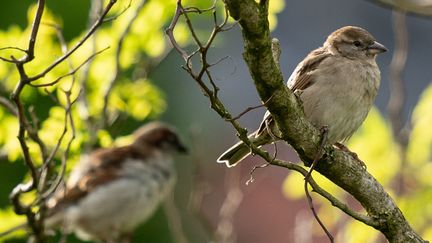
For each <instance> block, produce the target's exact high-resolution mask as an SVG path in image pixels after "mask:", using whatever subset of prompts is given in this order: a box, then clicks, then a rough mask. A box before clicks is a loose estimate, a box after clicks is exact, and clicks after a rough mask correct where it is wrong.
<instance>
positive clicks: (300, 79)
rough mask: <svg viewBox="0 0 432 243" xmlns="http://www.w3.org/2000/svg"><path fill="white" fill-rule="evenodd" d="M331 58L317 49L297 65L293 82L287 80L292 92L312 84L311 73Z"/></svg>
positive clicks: (322, 49) (323, 50) (321, 49)
mask: <svg viewBox="0 0 432 243" xmlns="http://www.w3.org/2000/svg"><path fill="white" fill-rule="evenodd" d="M329 56H331V54H329V53H328V51H326V50H325V49H324V48H323V47H321V48H318V49H316V50H314V51H312V52H311V53H309V55H308V56H307V57H306V58H305V59H304V60H303V61H302V62H301V63H300V64H299V67H300V68H296V70H295V71H294V72H295V73H294V74H293V75H294V76H292V77H291V78H293V79H294V80H289V81H288V82H289V84H290V83H293V85H292V86H291V87H290V89H291V90H292V91H296V90H304V89H306V88H307V87H309V86H311V85H312V84H313V80H312V72H313V71H314V70H315V69H317V68H318V66H319V64H320V63H321V62H322V61H323V60H324V59H326V58H327V57H329Z"/></svg>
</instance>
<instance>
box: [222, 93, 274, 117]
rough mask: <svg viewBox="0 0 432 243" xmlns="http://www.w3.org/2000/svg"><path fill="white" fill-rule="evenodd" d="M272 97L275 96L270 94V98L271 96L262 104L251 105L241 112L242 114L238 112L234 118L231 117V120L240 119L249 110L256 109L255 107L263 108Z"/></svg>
mask: <svg viewBox="0 0 432 243" xmlns="http://www.w3.org/2000/svg"><path fill="white" fill-rule="evenodd" d="M272 97H273V95H272V96H270V98H269V99H268V100H266V101H264V103H262V104H261V105H257V106H251V107H248V108H246V109H245V110H244V111H242V112H240V114H238V115H237V116H235V117H233V118H230V119H229V121H235V120H238V119H239V118H241V117H242V116H243V115H245V114H246V113H248V112H250V111H252V110H255V109H258V108H261V107H266V106H267V103H268V102H269V101H270V100H271V99H272Z"/></svg>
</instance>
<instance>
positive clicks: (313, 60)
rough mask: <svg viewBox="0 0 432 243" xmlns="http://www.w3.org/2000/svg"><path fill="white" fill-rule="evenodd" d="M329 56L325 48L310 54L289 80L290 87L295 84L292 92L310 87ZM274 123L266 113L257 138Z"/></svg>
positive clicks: (257, 132)
mask: <svg viewBox="0 0 432 243" xmlns="http://www.w3.org/2000/svg"><path fill="white" fill-rule="evenodd" d="M329 56H331V54H330V53H329V52H328V51H326V50H325V48H324V47H320V48H318V49H315V50H313V51H312V52H311V53H309V55H307V57H306V58H305V59H304V60H303V61H302V62H301V63H300V64H299V65H298V66H297V68H296V70H294V73H293V74H292V75H291V77H290V80H288V85H290V83H293V85H292V86H291V87H290V89H291V90H292V91H296V90H304V89H307V88H308V87H310V86H311V85H312V84H313V83H314V81H313V79H312V77H313V75H312V73H313V71H314V70H316V69H317V68H318V66H319V64H320V63H321V62H322V61H324V59H326V58H327V57H329ZM291 79H293V80H291ZM273 123H274V120H273V117H272V116H271V114H270V113H269V112H266V114H265V115H264V119H263V121H262V122H261V124H260V126H259V128H258V130H257V131H256V133H255V136H259V135H261V134H263V132H264V131H266V127H267V126H269V127H272V126H273Z"/></svg>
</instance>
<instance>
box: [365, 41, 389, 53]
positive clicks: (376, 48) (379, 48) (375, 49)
mask: <svg viewBox="0 0 432 243" xmlns="http://www.w3.org/2000/svg"><path fill="white" fill-rule="evenodd" d="M367 49H368V51H369V53H371V54H378V53H382V52H386V51H388V50H387V48H386V47H385V46H384V45H383V44H381V43H379V42H376V41H374V43H373V44H372V45H370V46H368V48H367Z"/></svg>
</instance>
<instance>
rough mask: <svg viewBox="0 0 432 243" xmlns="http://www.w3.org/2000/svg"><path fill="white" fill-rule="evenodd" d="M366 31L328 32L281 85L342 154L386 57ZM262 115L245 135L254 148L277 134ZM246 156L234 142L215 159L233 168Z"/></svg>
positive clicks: (371, 99)
mask: <svg viewBox="0 0 432 243" xmlns="http://www.w3.org/2000/svg"><path fill="white" fill-rule="evenodd" d="M386 51H387V49H386V47H385V46H384V45H382V44H380V43H378V42H377V41H376V40H375V38H374V37H373V36H372V35H371V34H370V33H369V32H368V31H366V30H364V29H362V28H360V27H355V26H345V27H342V28H340V29H338V30H336V31H334V32H333V33H331V34H330V35H329V36H328V37H327V40H326V41H325V42H324V44H323V46H322V47H319V48H317V49H315V50H313V51H312V52H310V53H309V54H308V55H307V56H306V58H305V59H304V60H303V61H302V62H300V63H299V64H298V65H297V67H296V69H295V70H294V72H293V73H292V74H291V76H290V78H289V79H288V82H287V86H288V88H290V89H291V90H292V91H293V92H295V94H296V95H297V97H299V99H300V101H301V103H302V105H303V110H304V113H305V116H306V118H307V119H308V120H309V121H310V122H311V123H312V124H313V125H314V126H315V127H316V128H318V129H321V128H323V127H327V129H328V134H327V141H328V142H329V143H331V144H335V145H336V146H337V147H339V148H341V149H343V150H345V149H347V148H346V147H345V146H344V145H343V144H342V143H343V142H345V141H346V140H348V139H349V138H350V137H351V136H352V135H353V133H354V132H355V131H356V130H357V129H358V128H359V127H360V125H361V124H362V123H363V121H364V120H365V118H366V116H367V114H368V112H369V110H370V108H371V107H372V105H373V103H374V100H375V97H376V95H377V92H378V88H379V86H380V79H381V77H380V70H379V68H378V65H377V63H376V57H377V55H378V54H380V53H383V52H386ZM275 131H278V129H277V126H276V124H275V122H274V120H273V118H272V115H271V114H270V113H269V112H268V111H267V112H266V114H265V115H264V119H263V121H262V122H261V125H260V126H259V128H258V129H257V130H256V131H255V132H254V133H252V134H251V135H249V139H250V140H251V141H252V142H253V144H254V145H256V146H258V147H259V146H262V145H265V144H269V143H273V142H275V140H277V139H278V138H275V136H273V135H272V134H271V133H273V134H278V132H275ZM250 153H251V151H250V149H249V147H248V146H247V145H246V144H244V143H243V142H241V141H240V142H238V143H237V144H235V145H233V146H232V147H231V148H229V149H228V150H227V151H225V152H224V153H223V154H222V155H221V156H220V157H219V158H218V159H217V162H219V163H226V165H227V166H228V167H232V166H235V165H236V164H237V163H238V162H240V161H241V160H243V159H244V158H245V157H246V156H248V155H249V154H250Z"/></svg>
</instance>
